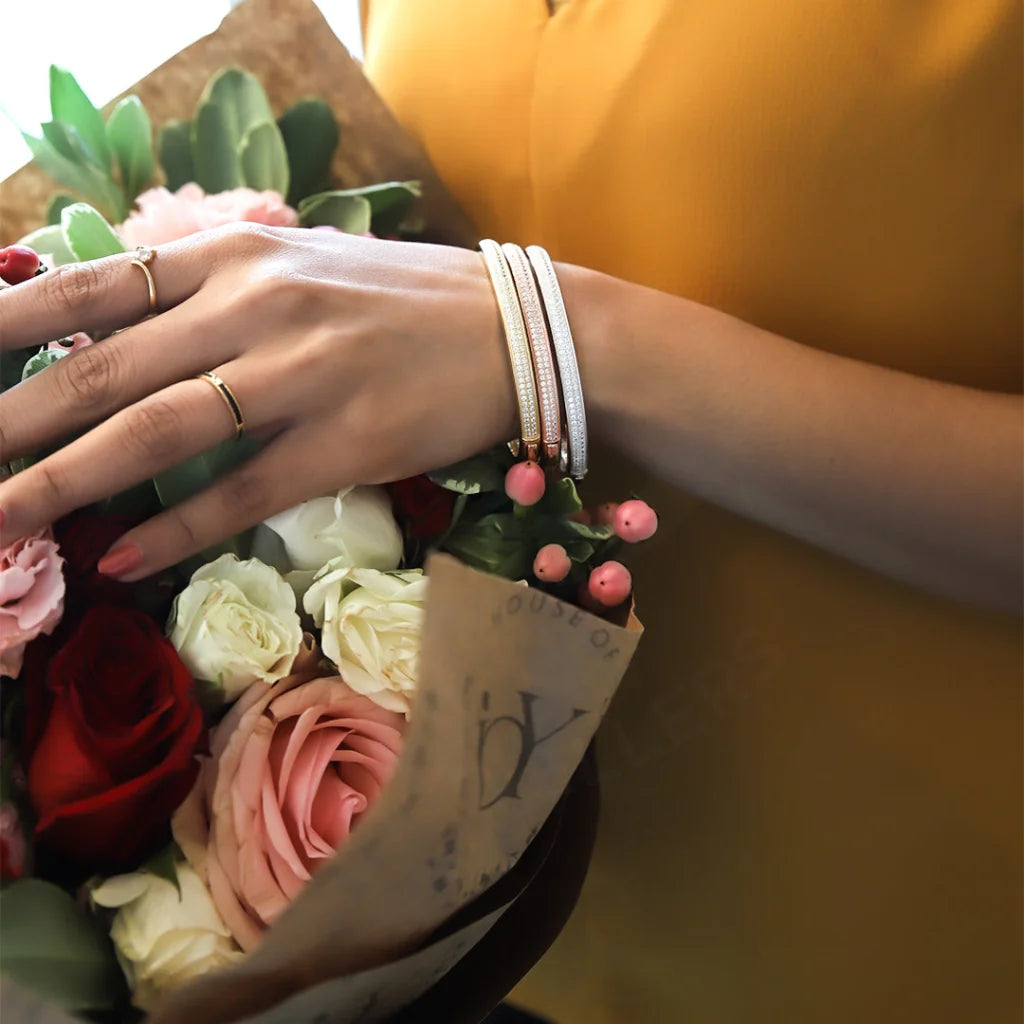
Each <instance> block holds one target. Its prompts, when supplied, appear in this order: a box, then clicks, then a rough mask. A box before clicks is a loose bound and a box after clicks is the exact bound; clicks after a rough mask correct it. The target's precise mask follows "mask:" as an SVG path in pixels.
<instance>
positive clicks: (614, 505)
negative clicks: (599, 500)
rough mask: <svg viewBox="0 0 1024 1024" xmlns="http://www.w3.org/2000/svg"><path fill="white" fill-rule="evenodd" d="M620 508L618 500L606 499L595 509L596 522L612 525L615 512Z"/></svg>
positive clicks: (600, 524)
mask: <svg viewBox="0 0 1024 1024" xmlns="http://www.w3.org/2000/svg"><path fill="white" fill-rule="evenodd" d="M618 509H619V503H618V502H617V501H606V502H605V503H604V504H603V505H598V506H597V508H595V509H594V522H595V523H597V525H598V526H611V525H612V523H614V522H615V513H616V512H617V511H618Z"/></svg>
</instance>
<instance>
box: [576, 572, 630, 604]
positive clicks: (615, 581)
mask: <svg viewBox="0 0 1024 1024" xmlns="http://www.w3.org/2000/svg"><path fill="white" fill-rule="evenodd" d="M587 586H588V589H589V590H590V596H591V597H592V598H594V600H595V601H599V602H600V603H601V604H603V605H604V606H605V607H606V608H613V607H614V606H615V605H617V604H622V602H623V601H625V600H626V598H627V597H629V592H630V591H631V590H632V589H633V578H632V577H631V576H630V575H629V570H628V569H627V568H626V567H625V566H624V565H623V564H622V563H621V562H605V563H604V565H599V566H598V567H597V568H596V569H595V570H594V571H593V572H592V573H591V574H590V581H589V582H588V584H587Z"/></svg>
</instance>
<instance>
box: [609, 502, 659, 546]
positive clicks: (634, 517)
mask: <svg viewBox="0 0 1024 1024" xmlns="http://www.w3.org/2000/svg"><path fill="white" fill-rule="evenodd" d="M614 525H615V533H616V535H617V536H619V537H621V538H622V539H623V540H624V541H627V542H628V543H630V544H638V543H639V542H640V541H642V540H647V539H648V538H650V537H653V536H654V534H655V531H656V530H657V529H658V515H657V513H656V512H655V511H654V509H653V508H651V506H650V505H648V504H647V502H646V501H640V500H638V499H636V498H634V499H633V500H632V501H624V502H623V503H622V504H621V505H620V506H619V508H618V511H617V512H616V513H615V523H614Z"/></svg>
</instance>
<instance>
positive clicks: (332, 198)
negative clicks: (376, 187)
mask: <svg viewBox="0 0 1024 1024" xmlns="http://www.w3.org/2000/svg"><path fill="white" fill-rule="evenodd" d="M372 215H373V211H372V210H371V208H370V201H369V200H368V199H367V198H366V197H365V196H354V195H350V194H348V193H345V192H321V193H320V194H319V195H315V196H310V197H309V198H308V199H306V200H305V201H304V202H302V203H301V204H300V205H299V221H300V223H302V224H304V225H305V226H306V227H308V228H312V227H317V226H318V225H321V224H327V225H329V226H330V227H332V228H338V229H339V230H340V231H345V232H348V234H350V235H362V234H365V233H366V232H367V231H369V230H370V218H371V217H372Z"/></svg>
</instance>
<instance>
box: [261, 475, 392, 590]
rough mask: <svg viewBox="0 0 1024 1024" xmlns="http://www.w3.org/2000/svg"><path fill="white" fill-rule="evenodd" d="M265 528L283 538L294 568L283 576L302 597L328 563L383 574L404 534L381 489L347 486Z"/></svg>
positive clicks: (280, 515) (278, 517)
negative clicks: (374, 570) (379, 571)
mask: <svg viewBox="0 0 1024 1024" xmlns="http://www.w3.org/2000/svg"><path fill="white" fill-rule="evenodd" d="M263 525H264V526H266V527H269V528H270V529H271V530H273V531H274V533H276V534H277V535H278V537H280V538H281V541H282V542H283V545H284V550H285V554H286V556H287V558H288V561H289V563H290V567H291V569H292V571H291V572H289V573H288V574H287V575H286V577H285V578H286V579H287V580H288V582H289V583H290V584H291V585H292V588H293V589H294V590H295V592H296V594H298V595H300V596H301V595H302V594H304V593H305V592H306V590H307V589H308V588H309V585H310V583H312V582H313V577H314V576H315V575H316V572H317V571H318V570H319V569H321V568H323V566H325V565H326V564H327V563H328V562H332V561H333V562H334V563H335V564H336V565H337V566H338V567H339V568H341V567H343V566H344V567H359V568H362V569H380V570H381V571H382V572H385V571H387V570H388V569H396V568H398V563H399V562H401V560H402V532H401V530H399V528H398V523H396V522H395V517H394V515H392V512H391V499H390V498H389V497H388V494H387V491H385V490H384V488H383V487H348V488H346V489H345V490H341V491H338V493H337V494H336V495H330V496H328V497H326V498H313V499H312V500H310V501H304V502H302V503H301V504H299V505H296V506H295V507H294V508H290V509H286V510H285V511H284V512H279V513H278V514H277V515H276V516H271V517H270V518H269V519H268V520H266V522H265V523H264V524H263Z"/></svg>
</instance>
